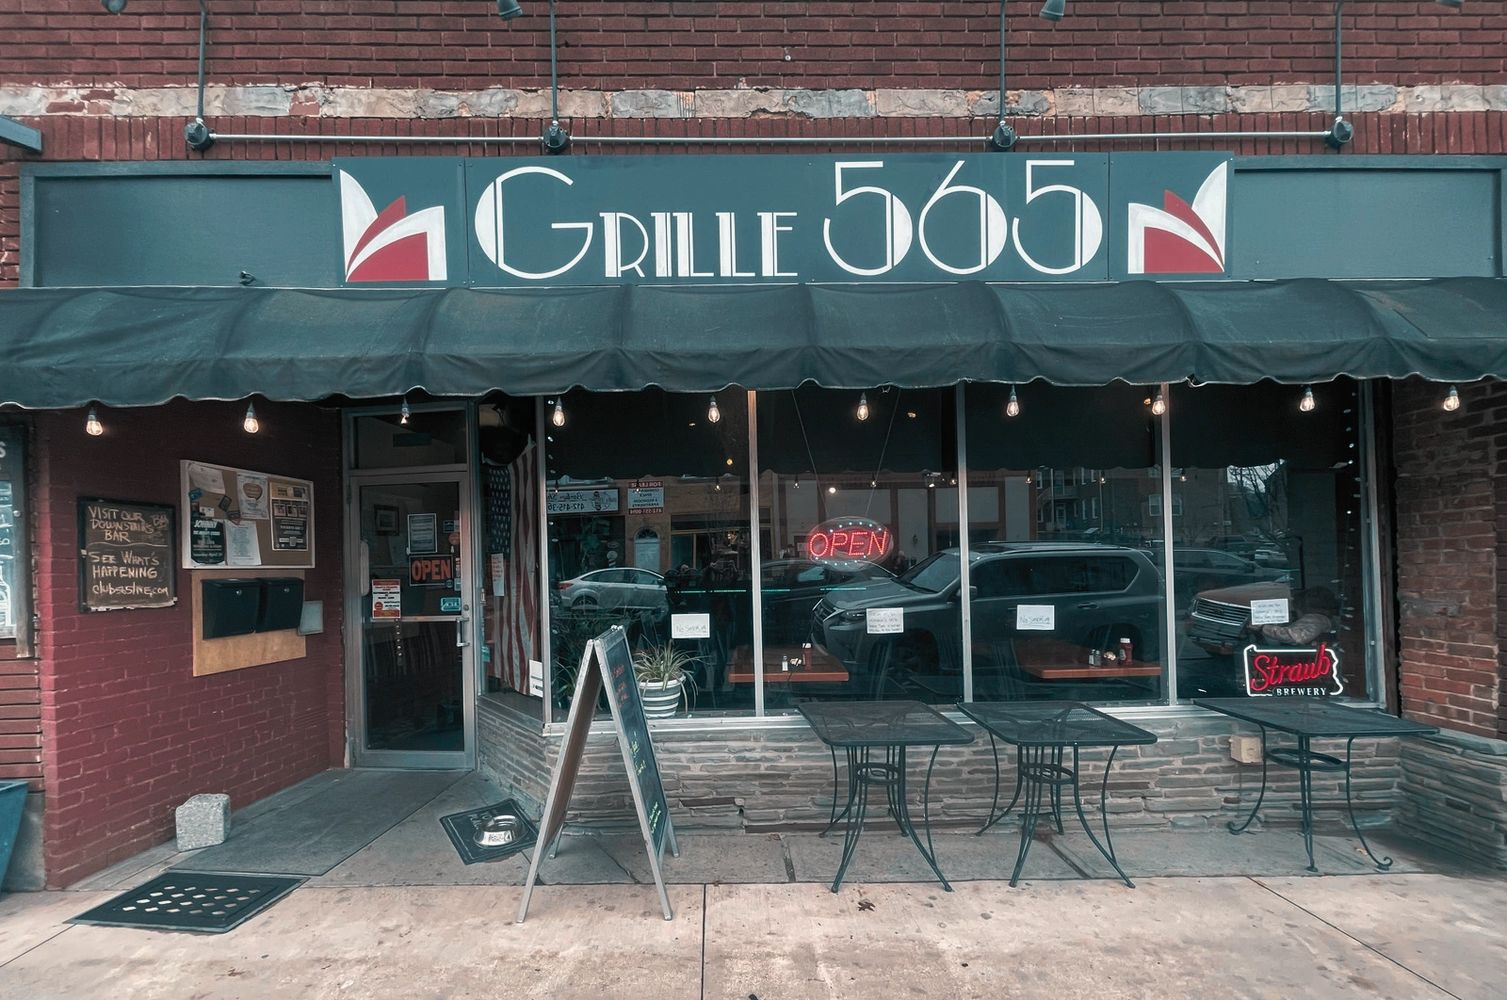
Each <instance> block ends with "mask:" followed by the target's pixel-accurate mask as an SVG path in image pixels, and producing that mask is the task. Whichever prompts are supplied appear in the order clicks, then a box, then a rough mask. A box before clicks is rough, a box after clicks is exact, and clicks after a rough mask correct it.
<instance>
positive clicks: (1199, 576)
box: [1172, 547, 1287, 606]
mask: <svg viewBox="0 0 1507 1000" xmlns="http://www.w3.org/2000/svg"><path fill="white" fill-rule="evenodd" d="M1172 569H1173V571H1174V573H1173V579H1175V580H1176V581H1177V584H1176V586H1177V597H1178V605H1179V606H1181V605H1182V604H1183V603H1184V602H1185V601H1186V600H1187V598H1188V597H1189V596H1191V595H1193V594H1196V593H1198V592H1199V591H1203V590H1211V589H1214V588H1216V587H1230V586H1235V585H1238V584H1243V583H1259V582H1262V581H1267V580H1272V581H1278V580H1280V581H1284V582H1285V577H1286V575H1287V572H1286V570H1282V569H1275V568H1272V567H1270V566H1261V565H1258V564H1257V563H1256V562H1255V561H1253V560H1251V559H1246V558H1243V557H1241V556H1237V555H1235V554H1234V553H1232V552H1226V551H1224V550H1222V549H1191V548H1181V547H1179V548H1175V549H1173V550H1172Z"/></svg>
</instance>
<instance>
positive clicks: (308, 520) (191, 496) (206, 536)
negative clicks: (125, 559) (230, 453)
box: [179, 462, 314, 569]
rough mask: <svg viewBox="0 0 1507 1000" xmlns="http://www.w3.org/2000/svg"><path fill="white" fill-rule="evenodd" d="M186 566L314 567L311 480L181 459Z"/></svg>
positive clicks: (180, 492)
mask: <svg viewBox="0 0 1507 1000" xmlns="http://www.w3.org/2000/svg"><path fill="white" fill-rule="evenodd" d="M180 470H181V473H180V480H181V482H180V486H179V496H180V497H181V498H182V501H183V517H181V518H180V519H179V520H180V522H181V523H182V525H183V528H182V537H183V567H184V568H185V569H241V568H245V569H264V568H286V569H312V568H313V567H314V484H313V483H311V482H309V480H307V479H292V478H290V477H288V476H277V475H272V474H271V473H266V472H252V471H250V470H247V469H236V468H232V467H230V466H227V465H212V464H210V463H208V462H181V463H180Z"/></svg>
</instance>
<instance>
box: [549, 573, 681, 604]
mask: <svg viewBox="0 0 1507 1000" xmlns="http://www.w3.org/2000/svg"><path fill="white" fill-rule="evenodd" d="M558 589H559V593H560V606H561V607H565V608H574V609H576V610H583V609H587V608H648V609H650V610H654V611H660V610H664V609H666V608H667V607H668V606H669V603H668V601H667V599H666V594H667V590H666V587H665V578H664V577H662V576H660V575H659V574H658V573H654V572H651V571H650V570H646V569H634V568H632V567H617V568H614V569H594V570H592V571H591V572H589V573H582V574H581V575H580V576H578V577H574V578H572V579H570V580H561V581H560V584H559V588H558Z"/></svg>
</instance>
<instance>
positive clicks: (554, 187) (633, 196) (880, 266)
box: [335, 153, 1231, 287]
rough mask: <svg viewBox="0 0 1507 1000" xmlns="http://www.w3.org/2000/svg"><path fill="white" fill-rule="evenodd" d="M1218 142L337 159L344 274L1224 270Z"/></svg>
mask: <svg viewBox="0 0 1507 1000" xmlns="http://www.w3.org/2000/svg"><path fill="white" fill-rule="evenodd" d="M1230 174H1231V170H1230V157H1229V156H1228V155H1226V154H1223V153H1085V154H1073V153H1053V154H1044V155H1036V156H1026V155H1011V156H999V155H990V154H971V155H964V156H959V155H943V154H932V153H925V154H895V155H874V156H844V157H838V156H678V157H668V156H627V157H615V156H590V157H569V158H566V157H551V158H514V157H508V158H487V159H457V158H446V157H403V158H400V159H396V160H394V159H386V158H380V157H376V158H366V157H363V158H359V159H339V160H336V161H335V181H336V183H335V191H336V194H337V199H338V204H339V209H340V229H341V233H342V237H343V256H344V260H343V264H344V275H345V281H346V283H347V284H370V283H380V284H394V283H397V284H413V283H418V284H442V285H477V286H503V287H538V286H543V285H619V284H757V283H792V282H806V281H831V282H855V281H906V282H945V281H958V280H963V279H971V280H984V281H1104V280H1107V279H1112V278H1116V279H1117V278H1125V277H1133V276H1142V275H1145V276H1163V275H1165V276H1169V277H1171V276H1179V275H1182V276H1187V275H1215V276H1217V275H1222V274H1227V273H1228V272H1229V267H1228V264H1227V259H1228V248H1229V235H1230V234H1229V228H1230V222H1229V215H1230V212H1229V202H1230V198H1229V183H1230Z"/></svg>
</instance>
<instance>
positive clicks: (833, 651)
mask: <svg viewBox="0 0 1507 1000" xmlns="http://www.w3.org/2000/svg"><path fill="white" fill-rule="evenodd" d="M953 407H954V404H953V391H952V390H951V389H933V390H913V389H899V388H893V387H891V388H887V389H871V390H868V391H866V392H854V391H848V390H831V389H819V388H815V387H812V386H804V387H801V388H799V389H796V390H793V391H789V390H786V391H773V392H761V393H759V394H758V442H759V452H758V454H759V523H760V551H761V553H762V556H763V562H762V565H761V566H760V570H759V577H760V582H761V593H762V597H761V602H762V613H763V614H762V621H763V637H764V653H763V661H762V664H761V665H762V667H763V670H764V701H765V709H766V711H768V712H771V713H779V712H783V711H789V710H790V706H791V704H792V703H793V702H794V701H796V700H810V699H833V700H865V699H877V698H917V699H920V700H923V701H927V702H932V703H936V704H947V703H950V702H953V701H955V700H957V699H958V698H961V697H962V696H963V658H962V648H963V647H962V644H963V635H962V618H961V607H962V596H961V586H960V580H959V577H960V570H959V566H960V556H959V550H958V539H959V530H958V502H957V470H956V455H957V445H956V436H955V429H956V418H955V413H954V409H953Z"/></svg>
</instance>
